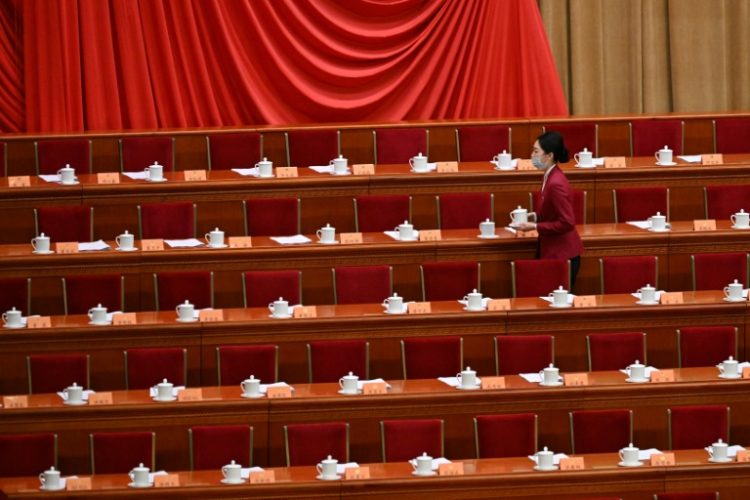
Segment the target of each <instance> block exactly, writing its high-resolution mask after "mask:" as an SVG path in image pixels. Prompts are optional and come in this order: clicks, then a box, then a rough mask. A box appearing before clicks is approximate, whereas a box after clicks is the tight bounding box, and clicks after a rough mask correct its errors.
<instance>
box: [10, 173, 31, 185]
mask: <svg viewBox="0 0 750 500" xmlns="http://www.w3.org/2000/svg"><path fill="white" fill-rule="evenodd" d="M30 186H31V177H29V176H28V175H19V176H14V177H8V187H12V188H20V187H30Z"/></svg>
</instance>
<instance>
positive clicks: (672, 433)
mask: <svg viewBox="0 0 750 500" xmlns="http://www.w3.org/2000/svg"><path fill="white" fill-rule="evenodd" d="M667 415H668V417H669V449H670V450H693V449H698V448H704V447H706V446H709V445H710V444H711V443H714V442H716V440H718V439H721V440H722V441H724V442H725V443H729V418H730V417H729V415H730V413H729V406H723V405H716V406H676V407H674V408H670V409H668V410H667Z"/></svg>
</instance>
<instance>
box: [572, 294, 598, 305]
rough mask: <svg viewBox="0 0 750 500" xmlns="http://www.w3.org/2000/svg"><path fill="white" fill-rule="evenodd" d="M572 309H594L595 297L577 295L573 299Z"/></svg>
mask: <svg viewBox="0 0 750 500" xmlns="http://www.w3.org/2000/svg"><path fill="white" fill-rule="evenodd" d="M573 307H596V295H577V296H575V297H573Z"/></svg>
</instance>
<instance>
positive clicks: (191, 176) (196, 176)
mask: <svg viewBox="0 0 750 500" xmlns="http://www.w3.org/2000/svg"><path fill="white" fill-rule="evenodd" d="M183 175H184V176H185V180H186V181H205V180H206V179H207V175H206V171H205V170H185V171H184V172H183Z"/></svg>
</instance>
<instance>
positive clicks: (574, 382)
mask: <svg viewBox="0 0 750 500" xmlns="http://www.w3.org/2000/svg"><path fill="white" fill-rule="evenodd" d="M563 381H564V382H565V385H566V386H567V387H581V386H584V385H589V374H588V373H566V374H565V375H564V376H563Z"/></svg>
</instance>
